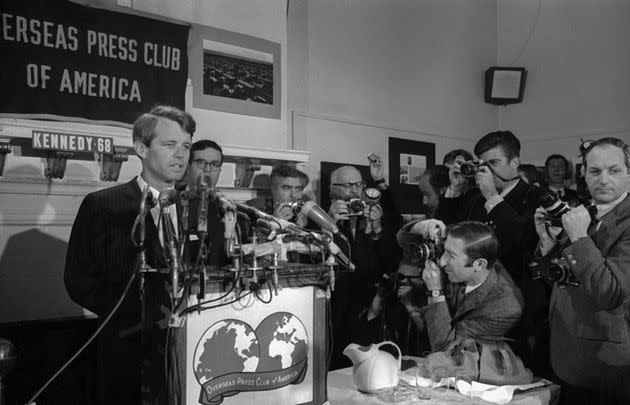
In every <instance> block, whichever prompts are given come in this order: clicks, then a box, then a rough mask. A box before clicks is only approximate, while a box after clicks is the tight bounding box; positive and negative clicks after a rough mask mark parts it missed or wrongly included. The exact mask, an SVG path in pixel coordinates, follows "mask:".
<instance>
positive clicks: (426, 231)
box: [409, 219, 446, 242]
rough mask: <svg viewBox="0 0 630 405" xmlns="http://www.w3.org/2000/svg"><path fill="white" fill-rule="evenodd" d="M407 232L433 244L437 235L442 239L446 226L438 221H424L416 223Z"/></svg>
mask: <svg viewBox="0 0 630 405" xmlns="http://www.w3.org/2000/svg"><path fill="white" fill-rule="evenodd" d="M409 231H410V232H411V233H415V234H419V235H422V237H423V238H424V239H430V240H432V241H434V242H435V240H436V239H437V236H438V235H439V236H440V237H443V236H444V234H445V233H446V225H445V224H444V222H442V221H440V220H439V219H425V220H424V221H420V222H416V223H415V224H414V225H413V226H412V227H411V229H410V230H409Z"/></svg>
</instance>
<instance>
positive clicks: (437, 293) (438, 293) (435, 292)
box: [427, 289, 444, 298]
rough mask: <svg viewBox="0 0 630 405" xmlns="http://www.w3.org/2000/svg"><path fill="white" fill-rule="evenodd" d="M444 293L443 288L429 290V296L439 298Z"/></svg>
mask: <svg viewBox="0 0 630 405" xmlns="http://www.w3.org/2000/svg"><path fill="white" fill-rule="evenodd" d="M442 295H444V291H442V289H439V290H427V296H429V297H433V298H437V297H440V296H442Z"/></svg>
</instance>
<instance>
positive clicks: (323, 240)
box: [309, 208, 356, 271]
mask: <svg viewBox="0 0 630 405" xmlns="http://www.w3.org/2000/svg"><path fill="white" fill-rule="evenodd" d="M320 209H321V208H320ZM309 233H310V235H311V236H312V237H313V238H314V239H315V240H316V241H317V242H318V243H319V244H321V245H324V246H326V247H327V248H328V250H330V253H332V254H333V256H335V257H336V258H337V260H339V262H340V263H341V264H342V265H344V266H345V267H347V268H348V270H350V271H354V269H355V268H356V266H355V265H354V263H352V261H350V259H349V258H348V256H346V255H345V253H343V251H342V250H341V248H340V247H339V246H338V245H337V244H336V243H335V242H333V241H332V238H331V237H330V236H327V235H321V234H318V233H316V232H309Z"/></svg>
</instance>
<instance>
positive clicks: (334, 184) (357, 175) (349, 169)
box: [330, 166, 363, 200]
mask: <svg viewBox="0 0 630 405" xmlns="http://www.w3.org/2000/svg"><path fill="white" fill-rule="evenodd" d="M362 182H363V177H362V176H361V172H359V170H357V168H356V167H354V166H341V167H339V168H337V169H336V170H335V171H333V172H332V173H331V174H330V195H331V196H332V198H333V200H349V199H350V198H358V197H360V196H361V193H362V191H363V186H361V187H358V186H356V185H359V184H360V183H362ZM348 184H355V186H351V187H346V186H344V185H348Z"/></svg>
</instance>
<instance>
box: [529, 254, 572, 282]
mask: <svg viewBox="0 0 630 405" xmlns="http://www.w3.org/2000/svg"><path fill="white" fill-rule="evenodd" d="M529 271H530V276H531V277H532V279H534V280H537V279H540V278H544V279H545V280H547V281H549V282H552V283H558V284H561V285H573V286H579V285H580V282H579V281H578V280H577V279H576V278H575V275H574V274H573V272H572V271H571V269H570V268H569V265H568V264H567V262H566V260H565V259H564V258H563V257H543V258H541V259H539V260H537V261H535V262H532V263H530V264H529Z"/></svg>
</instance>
